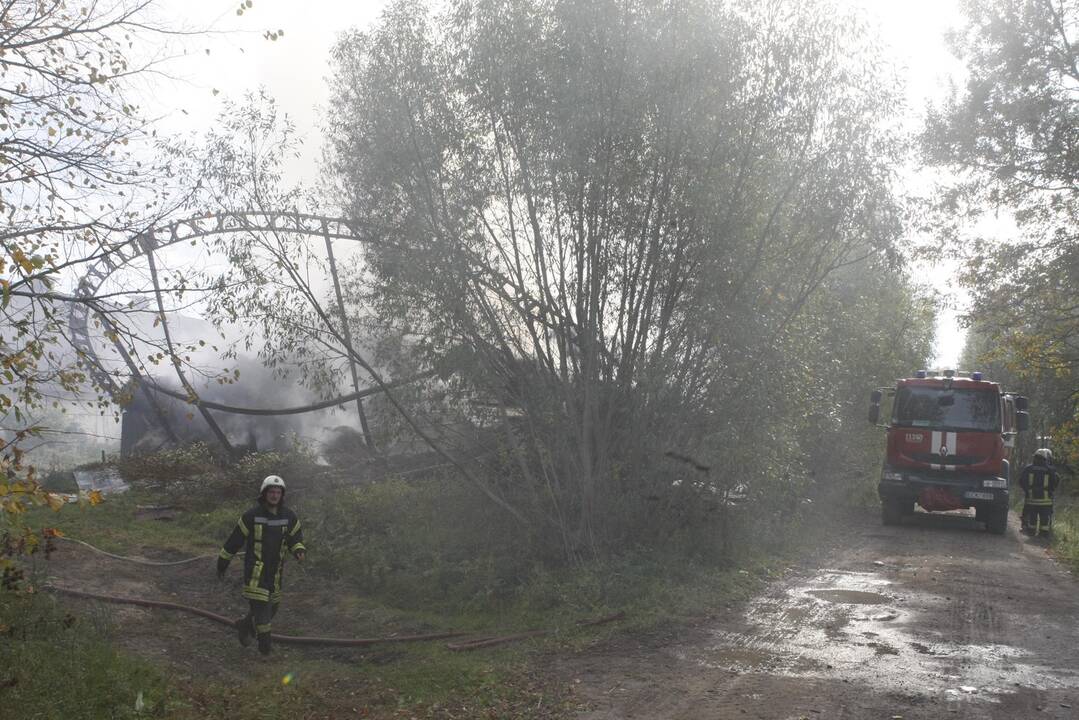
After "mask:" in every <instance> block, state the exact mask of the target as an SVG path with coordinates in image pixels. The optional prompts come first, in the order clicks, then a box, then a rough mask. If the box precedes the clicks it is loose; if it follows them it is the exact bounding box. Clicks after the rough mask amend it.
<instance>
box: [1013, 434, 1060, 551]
mask: <svg viewBox="0 0 1079 720" xmlns="http://www.w3.org/2000/svg"><path fill="white" fill-rule="evenodd" d="M1059 482H1060V479H1059V478H1058V477H1057V471H1056V470H1055V469H1053V453H1052V451H1051V450H1049V448H1039V449H1037V450H1035V451H1034V462H1033V463H1032V464H1030V465H1027V466H1026V467H1025V468H1023V473H1022V475H1020V476H1019V487H1021V488H1023V499H1024V503H1023V516H1022V520H1023V523H1022V524H1023V530H1024V531H1026V532H1030V533H1033V534H1034V535H1040V534H1041V533H1043V532H1045V533H1048V532H1049V531H1050V530H1051V529H1052V527H1053V497H1054V495H1055V494H1056V491H1057V485H1058V484H1059Z"/></svg>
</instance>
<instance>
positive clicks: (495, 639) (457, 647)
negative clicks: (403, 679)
mask: <svg viewBox="0 0 1079 720" xmlns="http://www.w3.org/2000/svg"><path fill="white" fill-rule="evenodd" d="M56 539H59V540H65V541H67V542H74V543H78V544H79V545H83V546H85V547H87V548H90V549H91V550H94V551H95V552H98V553H101V554H102V555H105V556H106V557H110V558H113V559H115V560H123V561H126V562H133V563H137V564H140V565H151V566H157V567H168V566H175V565H183V564H186V563H191V562H195V561H197V560H205V559H206V558H209V557H216V553H215V554H207V555H199V556H196V557H191V558H185V559H183V560H173V561H170V562H157V561H152V560H144V559H142V558H134V557H126V556H124V555H116V554H113V553H110V552H106V551H104V550H101V549H100V548H96V547H94V546H93V545H91V544H90V543H87V542H84V541H82V540H76V539H75V538H69V537H63V536H58V537H57V538H56ZM44 589H45V590H47V591H48V592H53V593H57V594H60V595H67V596H69V597H77V598H82V599H86V600H98V601H100V602H108V603H117V604H123V605H137V606H139V607H147V608H158V609H161V610H176V611H179V612H185V613H188V614H190V615H195V616H197V617H201V618H204V619H206V620H211V621H213V622H216V623H218V624H221V625H225V626H227V627H230V628H235V627H236V621H235V620H231V619H229V618H227V617H225V616H224V615H219V614H217V613H215V612H211V611H210V610H204V609H203V608H199V607H194V606H192V605H185V604H183V603H176V602H169V601H167V600H147V599H145V598H136V597H124V596H120V595H106V594H102V593H93V592H87V591H85V590H77V589H75V588H69V587H61V586H58V585H45V586H44ZM624 617H625V613H624V612H617V613H613V614H611V615H605V616H603V617H600V618H596V619H593V620H579V621H577V623H576V625H577V627H593V626H596V625H604V624H606V623H610V622H615V621H617V620H621V619H622V618H624ZM469 634H471V633H468V632H460V631H445V632H438V633H426V634H420V635H390V636H387V637H380V638H331V637H307V636H294V635H278V634H277V633H273V639H274V641H275V642H279V643H283V644H286V645H324V646H333V647H366V646H370V645H380V644H384V643H410V642H429V641H432V640H447V639H450V638H459V637H464V636H465V635H469ZM549 634H550V633H549V631H547V630H528V631H526V632H521V633H514V634H511V635H497V636H485V637H478V638H473V639H471V640H465V641H462V642H459V643H449V644H447V645H446V647H447V648H448V649H449V650H453V651H455V652H461V651H466V650H479V649H481V648H487V647H493V646H495V645H504V644H506V643H511V642H517V641H520V640H527V639H529V638H536V637H544V636H546V635H549Z"/></svg>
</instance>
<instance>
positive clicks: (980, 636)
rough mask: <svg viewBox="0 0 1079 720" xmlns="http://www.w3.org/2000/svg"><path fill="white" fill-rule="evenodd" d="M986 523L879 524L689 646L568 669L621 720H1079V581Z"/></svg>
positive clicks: (1037, 548)
mask: <svg viewBox="0 0 1079 720" xmlns="http://www.w3.org/2000/svg"><path fill="white" fill-rule="evenodd" d="M1012 523H1013V525H1012V527H1010V528H1009V530H1008V534H1007V535H1006V536H1005V537H999V536H993V535H989V534H987V533H985V532H984V531H982V530H981V529H980V527H981V526H980V525H978V524H977V523H975V522H974V520H973V518H970V517H965V516H959V515H946V516H945V515H927V514H918V515H915V516H913V517H910V518H908V519H907V520H906V521H905V522H904V524H903V525H902V526H901V527H882V526H881V525H880V524H879V520H877V519H875V518H864V519H863V520H858V521H856V522H855V525H854V526H853V527H847V528H844V530H843V531H842V532H843V535H842V540H841V541H840V542H839V543H838V544H836V546H835V547H832V548H831V549H828V550H826V551H822V552H821V553H820V554H819V556H818V557H817V558H815V559H814V560H812V561H808V562H807V563H806V564H805V565H804V566H803V567H801V568H796V569H793V570H792V571H791V572H789V573H788V575H787V576H786V577H785V578H783V579H782V580H779V581H776V582H774V583H773V584H771V585H770V586H769V587H768V588H767V590H766V591H765V592H764V593H763V594H762V595H760V596H758V597H757V598H756V599H755V600H754V601H752V602H750V603H748V604H746V605H745V606H743V607H740V608H736V609H734V610H733V611H732V612H731V613H729V616H728V617H720V618H717V619H716V620H714V621H711V622H710V623H709V624H707V626H706V627H702V628H698V629H697V630H696V631H694V632H693V633H692V636H691V637H689V638H682V639H679V640H677V641H669V642H666V643H661V644H659V645H658V646H657V645H656V644H654V643H648V644H644V645H642V646H636V647H621V648H618V649H617V650H615V651H613V652H611V651H604V652H598V653H596V654H594V655H588V656H585V657H582V658H577V659H574V660H572V661H569V662H567V664H566V666H565V667H564V668H563V669H564V670H565V671H566V672H568V673H571V674H572V675H573V676H574V678H575V679H576V680H578V681H579V684H578V686H577V687H578V692H579V696H580V697H582V699H584V700H585V701H586V702H587V705H588V707H589V709H588V710H587V711H586V712H585V713H583V714H582V716H581V717H582V719H583V720H609V719H610V720H613V719H614V718H655V719H659V718H685V719H690V718H692V719H694V720H697V719H702V720H703V719H706V718H708V719H711V718H715V719H718V720H722V719H725V718H758V719H760V720H765V719H767V720H779V719H783V720H787V719H791V720H794V719H798V718H828V719H829V720H839V719H846V718H850V719H851V720H866V719H870V718H885V719H891V718H903V720H920V719H922V718H925V719H929V718H979V719H981V718H994V719H995V718H1001V719H1003V718H1008V719H1009V720H1013V719H1022V718H1039V719H1040V718H1079V582H1076V580H1074V579H1073V578H1072V577H1071V575H1070V574H1069V573H1068V572H1066V571H1065V570H1063V569H1062V568H1061V567H1060V566H1059V565H1057V564H1056V563H1055V562H1054V561H1053V560H1052V559H1050V558H1049V557H1048V556H1047V555H1046V551H1045V547H1044V545H1042V544H1039V543H1038V542H1036V541H1032V540H1030V539H1028V538H1025V537H1023V536H1021V535H1019V534H1018V533H1017V527H1016V526H1015V518H1014V517H1013V518H1012Z"/></svg>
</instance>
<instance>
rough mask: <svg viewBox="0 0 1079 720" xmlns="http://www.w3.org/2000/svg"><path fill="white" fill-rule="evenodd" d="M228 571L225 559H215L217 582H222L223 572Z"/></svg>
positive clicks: (227, 562) (227, 563)
mask: <svg viewBox="0 0 1079 720" xmlns="http://www.w3.org/2000/svg"><path fill="white" fill-rule="evenodd" d="M228 569H229V561H228V560H226V559H225V558H220V557H219V558H218V559H217V579H218V580H224V579H225V571H226V570H228Z"/></svg>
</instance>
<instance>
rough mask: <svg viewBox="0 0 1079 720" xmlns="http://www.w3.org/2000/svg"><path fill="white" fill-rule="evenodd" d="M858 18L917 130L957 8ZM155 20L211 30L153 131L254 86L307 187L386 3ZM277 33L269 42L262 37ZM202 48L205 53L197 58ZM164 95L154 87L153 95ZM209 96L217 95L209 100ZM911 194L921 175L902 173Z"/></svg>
mask: <svg viewBox="0 0 1079 720" xmlns="http://www.w3.org/2000/svg"><path fill="white" fill-rule="evenodd" d="M840 1H841V2H847V3H849V4H851V5H852V6H855V7H859V8H861V9H862V10H864V11H865V12H866V14H867V16H868V18H869V19H870V21H871V22H872V23H874V24H876V25H878V26H879V31H880V34H881V37H882V39H883V41H884V42H885V44H886V45H887V46H888V47H889V52H890V53H891V54H892V56H893V57H894V59H895V61H896V63H897V65H898V66H899V67H900V68H901V70H902V74H903V76H904V78H905V80H906V83H907V87H908V105H909V113H910V117H909V121H910V127H912V128H915V127H917V126H918V124H919V121H920V119H921V118H922V117H923V116H924V110H925V106H926V104H927V103H928V102H930V101H936V100H940V99H942V98H943V97H945V95H946V94H947V89H948V83H949V81H954V80H957V79H959V78H961V77H962V66H961V64H960V63H959V62H958V61H957V60H955V58H953V57H952V55H951V54H950V53H949V51H948V49H947V47H946V44H945V41H944V33H945V32H946V31H947V30H948V29H949V28H951V27H954V26H958V25H959V24H960V22H961V20H962V15H961V12H960V3H959V0H903V1H902V2H899V1H897V0H840ZM162 3H163V4H162V6H161V8H160V12H161V16H162V17H161V19H162V21H164V22H165V23H167V24H170V25H174V26H175V25H177V24H180V25H184V26H187V27H192V28H197V27H198V28H205V27H213V28H214V29H215V30H216V31H218V32H217V33H215V34H214V35H212V36H208V37H205V38H197V39H195V40H189V41H186V43H187V49H188V54H187V56H186V57H184V58H182V59H181V60H179V61H177V62H175V63H174V64H171V65H170V66H169V72H170V73H171V74H172V75H174V76H176V78H177V79H176V80H174V81H172V82H170V83H166V84H165V85H163V86H160V88H159V89H158V92H159V95H158V97H156V98H155V99H154V101H153V102H152V103H150V105H151V107H152V108H153V114H155V115H156V114H159V115H161V116H162V128H163V129H164V130H173V131H199V130H201V129H205V128H208V127H210V126H211V124H212V123H213V122H214V119H215V117H216V115H217V113H218V112H219V110H220V109H221V105H222V102H223V100H224V99H226V98H231V99H235V100H239V99H240V98H241V97H242V96H243V94H244V93H245V92H247V91H252V90H256V89H257V88H259V87H260V86H263V87H265V88H266V90H267V91H268V92H269V93H270V94H271V95H272V96H274V98H275V99H276V100H277V103H278V105H279V106H280V107H281V108H282V109H283V110H284V111H285V112H286V113H288V115H289V116H290V117H291V118H292V119H293V121H294V122H295V123H296V125H297V127H298V129H299V130H300V132H301V134H302V135H304V136H305V138H306V142H305V151H304V153H303V156H302V157H301V158H300V159H299V160H297V161H296V162H295V163H294V164H293V166H292V167H291V168H290V171H291V173H292V174H293V176H294V178H295V179H297V180H303V181H305V182H314V181H315V180H316V178H317V163H318V159H319V156H320V153H321V147H322V139H321V136H320V131H319V123H320V120H319V118H320V110H319V108H320V106H325V104H326V101H327V97H328V90H327V83H326V78H327V77H328V75H329V73H330V68H329V53H330V49H331V48H332V46H333V44H334V42H335V40H336V38H337V37H338V35H339V34H340V33H341V32H342V31H345V30H347V29H349V28H353V27H361V28H362V27H365V26H368V25H370V24H371V23H372V22H373V21H374V20H375V19H376V18H377V17H378V15H379V12H380V11H381V9H382V8H383V7H384V6H385V5H386V4H387V3H386V2H385V1H384V0H308V1H307V2H297V1H296V0H253V6H252V7H251V8H249V9H247V10H246V11H245V13H244V14H243V16H237V15H236V9H237V7H239V4H240V3H239V0H199V2H197V3H194V2H191V0H162ZM281 29H283V30H284V31H285V34H284V36H283V37H282V38H281V39H279V40H277V41H269V40H266V39H264V38H263V37H262V34H263V32H265V31H267V30H271V31H276V30H281ZM207 49H209V50H210V52H209V54H207V53H206V52H205V51H206V50H207ZM162 88H163V89H162ZM214 90H217V91H218V94H216V95H215V94H214ZM904 177H905V178H906V180H905V181H904V182H906V183H908V185H909V186H910V187H909V189H910V190H911V191H912V192H918V191H919V190H921V188H922V187H924V185H925V180H924V178H923V177H921V176H919V175H917V174H915V173H912V172H908V173H906V174H905V175H904ZM919 273H920V274H923V275H924V276H925V277H927V278H928V279H929V282H930V284H931V285H932V286H933V287H935V288H936V289H937V290H939V291H940V292H942V293H946V294H951V295H952V296H953V304H956V303H961V302H962V298H961V297H959V296H958V295H956V294H955V292H954V288H952V287H951V286H950V284H949V278H950V275H951V268H948V267H935V268H922V269H919ZM963 340H964V334H963V332H962V330H961V329H960V328H959V327H958V325H957V323H956V311H955V310H954V309H952V310H948V311H945V312H943V313H942V314H941V316H940V317H939V318H938V328H937V346H936V355H937V357H936V362H937V364H938V365H939V366H941V367H947V366H954V365H955V363H956V361H957V359H958V356H959V353H960V352H961V350H962V345H963Z"/></svg>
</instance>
